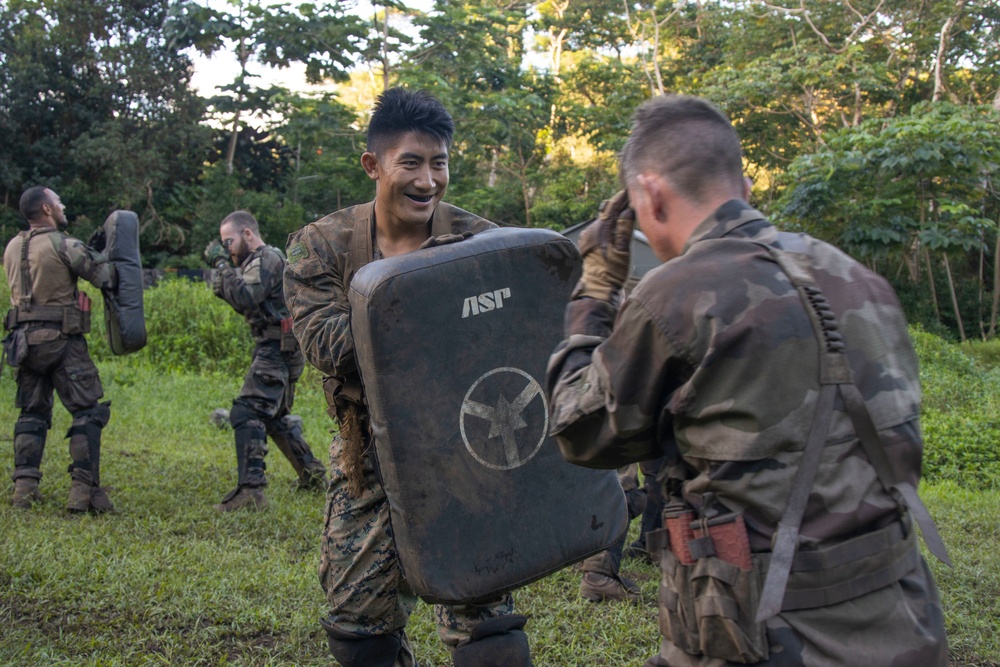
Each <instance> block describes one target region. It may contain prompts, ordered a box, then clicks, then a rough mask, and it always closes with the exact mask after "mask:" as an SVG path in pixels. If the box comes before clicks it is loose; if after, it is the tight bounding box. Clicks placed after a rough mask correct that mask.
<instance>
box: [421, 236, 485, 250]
mask: <svg viewBox="0 0 1000 667" xmlns="http://www.w3.org/2000/svg"><path fill="white" fill-rule="evenodd" d="M470 236H472V232H462V233H461V234H442V235H441V236H432V237H430V238H429V239H427V240H426V241H424V242H423V243H421V244H420V247H419V248H418V250H423V249H424V248H433V247H434V246H439V245H447V244H449V243H457V242H458V241H464V240H465V239H467V238H469V237H470Z"/></svg>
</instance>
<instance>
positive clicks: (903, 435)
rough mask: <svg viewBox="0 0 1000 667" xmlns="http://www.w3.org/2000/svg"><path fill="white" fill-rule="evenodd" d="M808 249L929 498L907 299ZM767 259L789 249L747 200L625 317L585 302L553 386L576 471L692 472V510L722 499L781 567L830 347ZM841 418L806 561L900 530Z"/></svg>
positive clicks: (870, 399) (686, 491) (879, 419)
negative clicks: (630, 467)
mask: <svg viewBox="0 0 1000 667" xmlns="http://www.w3.org/2000/svg"><path fill="white" fill-rule="evenodd" d="M782 236H785V235H782ZM798 239H799V240H801V241H802V242H804V243H805V244H806V245H807V248H808V250H807V252H806V253H805V254H806V255H807V256H808V257H809V258H810V260H811V265H812V270H813V276H814V279H815V281H816V283H817V285H818V286H819V287H820V288H821V289H822V291H823V293H824V294H825V295H826V297H827V299H828V300H829V303H830V305H831V307H832V309H833V312H834V314H835V315H836V317H837V319H838V321H839V324H840V331H841V332H842V333H843V336H844V339H845V341H846V345H847V350H846V352H847V357H848V359H849V362H850V366H851V370H852V372H853V376H854V382H855V384H856V386H857V387H858V389H859V390H860V392H861V394H862V395H863V397H864V399H865V401H866V403H867V406H868V409H869V411H870V413H871V416H872V419H873V420H874V422H875V426H876V428H877V429H878V430H879V431H880V433H881V435H882V438H883V441H884V442H885V443H886V451H887V454H888V456H889V458H890V459H891V460H892V462H893V464H894V466H895V468H896V473H897V475H898V476H899V478H900V480H901V481H908V482H910V483H912V484H913V485H914V486H916V484H917V482H918V478H919V474H920V463H921V455H922V449H923V445H922V440H921V435H920V428H919V421H918V415H919V412H920V389H919V377H918V370H917V358H916V355H915V353H914V350H913V347H912V345H911V342H910V340H909V337H908V334H907V330H906V322H905V320H904V316H903V313H902V310H901V308H900V306H899V303H898V301H897V299H896V296H895V294H894V293H893V291H892V289H891V287H890V286H889V284H888V283H887V282H886V281H885V280H884V279H882V278H881V277H879V276H877V275H876V274H874V273H872V272H871V271H869V270H868V269H866V268H865V267H864V266H862V265H861V264H859V263H858V262H856V261H854V260H853V259H851V258H850V257H848V256H847V255H846V254H844V253H843V252H841V251H839V250H837V249H836V248H834V247H832V246H830V245H828V244H825V243H823V242H820V241H818V240H815V239H812V238H810V237H807V236H804V235H802V236H801V237H798ZM759 243H763V244H767V245H778V246H780V244H781V240H780V237H779V235H778V232H777V230H776V229H775V228H774V227H773V226H772V225H771V224H769V223H768V222H767V221H766V220H765V219H764V217H763V216H762V215H761V214H760V213H759V212H757V211H755V210H753V209H752V208H750V207H749V206H747V205H746V204H745V203H743V202H740V201H736V200H733V201H730V202H727V203H726V204H724V205H723V206H721V207H720V208H719V209H718V210H717V211H716V212H715V214H714V215H712V216H710V217H709V218H708V219H706V220H705V221H703V222H702V223H701V224H700V225H699V226H698V227H697V229H696V230H695V231H694V233H693V234H692V236H691V238H690V239H689V241H688V242H687V244H686V246H685V248H684V251H683V253H682V254H681V255H680V256H679V257H677V258H675V259H673V260H671V261H669V262H667V263H666V264H664V265H662V266H660V267H658V268H657V269H654V270H652V271H650V272H649V273H648V274H646V276H645V277H644V278H643V280H642V281H641V282H640V283H639V285H638V286H637V287H636V288H635V290H634V291H633V292H632V293H631V295H630V296H629V298H628V299H627V300H626V301H625V303H624V304H623V305H622V308H621V310H620V311H619V312H617V313H616V312H614V310H613V309H612V307H611V306H610V305H609V304H607V303H605V302H601V301H595V300H592V299H581V300H577V301H574V302H572V303H571V304H570V305H569V307H568V309H567V327H568V334H569V337H568V339H567V340H565V341H564V342H563V343H562V344H561V345H560V346H559V347H558V348H557V350H556V352H555V354H554V355H553V357H552V359H551V360H550V367H549V377H548V386H549V390H550V393H551V403H550V406H551V410H552V414H553V423H554V425H553V433H554V434H555V435H556V438H557V441H558V443H559V445H560V447H561V449H562V451H563V454H564V456H565V457H566V458H567V459H568V460H570V461H572V462H575V463H578V464H581V465H589V466H593V467H616V466H619V465H622V464H624V463H627V462H629V461H636V460H641V459H649V458H654V457H655V456H657V455H661V454H662V455H665V456H666V457H667V460H668V462H670V463H672V464H674V465H676V466H678V467H679V469H681V470H683V471H684V474H683V475H681V477H683V478H684V479H685V481H684V483H683V497H684V499H685V500H686V501H687V502H688V503H690V504H691V505H692V506H693V507H694V508H696V509H698V508H700V507H701V506H702V502H703V499H704V497H705V494H706V493H708V492H712V493H714V494H715V498H716V500H717V501H718V502H719V503H720V504H722V505H723V506H724V507H721V508H716V509H719V510H720V511H725V510H726V509H728V510H729V511H734V512H744V517H745V520H746V523H747V528H748V532H749V534H750V542H751V548H752V550H754V551H769V550H770V545H771V537H772V535H773V533H774V531H775V529H776V524H777V522H778V520H779V519H780V518H781V516H782V512H783V511H784V509H785V506H786V504H787V500H788V494H789V489H790V486H791V482H792V479H793V478H794V475H795V473H796V471H797V469H798V465H799V460H800V458H801V455H802V449H803V447H804V445H805V440H806V437H807V435H808V432H809V429H810V426H811V424H812V420H813V415H814V413H815V408H816V402H817V396H818V393H819V388H820V384H819V359H820V347H819V344H818V342H817V339H816V335H815V334H814V331H813V328H812V325H811V321H810V319H809V314H808V312H807V311H806V309H805V306H804V305H803V302H802V300H801V298H800V297H799V294H798V292H797V291H796V289H795V288H794V287H793V286H792V285H791V283H790V281H789V279H788V277H787V275H786V274H785V273H784V272H783V271H782V270H781V269H780V268H779V266H778V265H777V264H776V263H775V262H774V261H773V259H772V258H771V256H770V254H769V253H768V250H767V249H766V248H765V247H762V246H761V245H758V244H759ZM612 323H613V326H612ZM842 410H843V408H842V406H841V405H840V404H839V403H838V407H837V410H836V411H835V413H834V416H833V421H832V425H831V428H830V431H829V435H828V438H827V440H826V444H825V446H824V448H823V453H822V460H821V464H820V468H819V471H818V473H817V475H816V478H815V482H814V484H813V498H812V499H811V500H810V502H809V506H808V508H807V510H806V513H805V516H804V518H803V521H802V527H801V531H800V544H801V545H811V546H814V547H820V546H825V545H827V544H832V543H835V542H838V541H840V540H842V539H844V538H845V537H847V536H851V535H854V534H860V533H865V532H868V531H870V530H874V529H877V528H881V527H883V526H884V525H887V524H889V523H891V522H892V521H894V520H896V518H897V517H898V509H897V503H896V502H895V500H894V499H893V497H892V496H890V495H889V493H887V492H886V491H885V490H884V489H883V487H882V486H881V484H880V483H879V480H878V478H877V477H876V472H875V470H874V469H873V468H872V467H871V465H870V464H869V463H868V461H867V458H866V457H865V455H864V452H863V450H862V448H861V445H860V443H859V441H858V438H857V436H856V435H855V433H854V429H853V427H852V425H851V421H850V419H849V417H848V416H847V414H846V413H845V412H843V411H842Z"/></svg>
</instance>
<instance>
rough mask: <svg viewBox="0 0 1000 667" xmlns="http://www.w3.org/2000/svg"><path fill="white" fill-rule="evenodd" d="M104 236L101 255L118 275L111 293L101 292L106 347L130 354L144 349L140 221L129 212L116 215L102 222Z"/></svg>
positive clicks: (118, 352)
mask: <svg viewBox="0 0 1000 667" xmlns="http://www.w3.org/2000/svg"><path fill="white" fill-rule="evenodd" d="M104 234H105V236H106V237H107V243H106V245H105V248H104V254H105V255H107V257H108V260H110V261H111V263H112V264H114V265H115V270H116V271H117V272H118V284H117V285H116V286H115V289H114V291H113V292H109V291H107V290H104V291H103V294H104V324H105V328H106V329H107V332H108V345H110V347H111V351H112V352H114V353H115V354H129V353H130V352H136V351H138V350H141V349H142V348H143V347H144V346H145V345H146V316H145V313H144V311H143V305H142V291H143V290H142V259H141V258H140V256H139V218H138V217H137V216H136V214H135V213H133V212H132V211H115V212H113V213H112V214H111V215H110V216H108V219H107V220H105V221H104Z"/></svg>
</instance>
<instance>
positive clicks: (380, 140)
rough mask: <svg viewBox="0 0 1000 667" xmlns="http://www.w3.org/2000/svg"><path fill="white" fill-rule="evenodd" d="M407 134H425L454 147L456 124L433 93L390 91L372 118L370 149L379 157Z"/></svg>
mask: <svg viewBox="0 0 1000 667" xmlns="http://www.w3.org/2000/svg"><path fill="white" fill-rule="evenodd" d="M405 132H423V133H424V134H427V135H430V136H431V137H433V138H435V139H437V140H438V141H441V142H443V143H444V145H445V146H451V137H452V135H453V134H454V132H455V121H454V120H452V118H451V114H450V113H448V110H447V109H445V108H444V105H443V104H441V102H439V101H438V100H437V98H435V97H434V96H432V95H431V94H430V93H427V92H425V91H423V90H407V89H405V88H399V87H396V88H390V89H389V90H387V91H385V92H384V93H382V94H381V95H379V96H378V99H377V100H375V109H374V112H373V113H372V119H371V122H369V123H368V136H367V139H366V146H367V149H368V151H369V152H371V153H375V155H378V154H379V152H380V151H384V150H385V149H386V148H387V147H388V146H389V145H390V144H391V143H392V141H393V140H394V139H395V138H396V137H398V136H399V135H400V134H403V133H405Z"/></svg>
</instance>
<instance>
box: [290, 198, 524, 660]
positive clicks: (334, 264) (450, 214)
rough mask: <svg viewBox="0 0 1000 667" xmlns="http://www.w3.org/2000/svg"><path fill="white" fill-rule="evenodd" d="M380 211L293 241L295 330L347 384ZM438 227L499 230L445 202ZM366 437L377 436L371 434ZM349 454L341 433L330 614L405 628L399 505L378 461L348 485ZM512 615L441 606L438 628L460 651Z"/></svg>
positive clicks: (345, 214) (355, 629)
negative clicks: (360, 287) (363, 244)
mask: <svg viewBox="0 0 1000 667" xmlns="http://www.w3.org/2000/svg"><path fill="white" fill-rule="evenodd" d="M373 210H374V206H373V203H371V202H370V203H368V204H362V205H359V206H354V207H351V208H347V209H343V210H341V211H337V212H335V213H332V214H330V215H328V216H326V217H325V218H322V219H320V220H318V221H316V222H314V223H312V224H309V225H307V226H305V227H304V228H302V229H301V230H299V231H298V232H295V233H293V234H292V235H290V236H289V239H288V247H287V251H288V268H287V269H286V271H285V298H286V301H287V303H288V308H289V310H290V311H291V313H292V318H293V324H294V330H295V335H296V337H297V338H298V340H299V343H300V345H301V346H302V350H303V352H304V353H305V356H306V359H308V360H309V363H311V364H312V365H313V366H315V367H316V368H318V369H319V370H320V371H322V372H323V373H324V374H326V375H328V376H331V377H335V378H338V379H340V380H341V381H344V380H351V379H353V380H354V381H357V378H358V368H357V364H356V361H355V341H354V339H353V338H352V336H351V321H350V303H349V301H348V296H347V294H348V288H349V286H350V281H351V278H352V277H353V275H354V271H355V270H356V266H358V265H359V264H357V259H355V258H353V257H351V251H352V244H353V235H354V227H355V223H356V220H358V219H359V218H360V219H362V220H367V221H368V222H367V224H368V228H369V229H371V228H372V227H371V223H372V222H373V221H374V214H373ZM441 220H450V225H449V228H448V229H447V230H442V229H440V227H441V225H440V221H441ZM436 221H437V222H436ZM431 225H432V233H433V234H434V235H436V236H437V235H442V234H445V233H450V234H462V233H464V232H472V233H478V232H481V231H484V230H487V229H492V228H493V227H495V225H494V224H493V223H491V222H489V221H487V220H484V219H483V218H480V217H478V216H476V215H473V214H471V213H468V212H466V211H463V210H462V209H459V208H456V207H454V206H451V205H449V204H445V203H443V202H442V203H440V204H438V207H437V209H436V210H435V213H434V218H433V219H432V223H431ZM373 254H374V259H379V258H380V257H381V255H380V254H379V252H378V249H377V248H375V247H374V243H373ZM421 389H422V388H415V390H421ZM361 408H362V409H365V408H364V406H363V405H362V406H361ZM366 422H367V420H364V422H363V423H366ZM341 426H342V424H341ZM363 437H364V438H365V441H366V442H367V440H368V434H367V433H364V434H363ZM344 459H345V455H344V442H343V440H342V439H341V437H340V436H336V437H334V439H333V443H332V444H331V446H330V489H329V491H328V493H327V506H326V517H325V527H324V530H323V541H322V545H321V551H320V581H321V583H322V585H323V590H324V591H326V597H327V603H328V604H329V606H330V612H329V616H328V620H329V622H330V623H332V624H333V625H334V626H335V627H336V628H337V629H339V630H342V631H344V632H349V633H353V634H357V635H358V636H361V637H363V636H369V635H377V634H387V633H391V632H395V631H397V630H400V629H402V628H403V627H404V626H405V625H406V621H407V617H408V616H409V614H410V611H411V610H412V608H413V605H414V604H415V602H416V597H415V596H414V595H413V593H412V592H411V591H410V590H409V588H408V586H407V585H406V582H405V580H404V579H403V577H402V572H401V571H400V568H399V562H398V560H397V556H396V547H395V544H394V542H393V539H392V531H391V528H390V526H389V506H388V503H387V502H386V498H385V492H384V491H383V489H382V486H381V484H380V483H379V482H378V478H377V477H376V475H375V471H374V467H373V464H372V461H371V457H370V456H365V457H364V460H363V478H362V482H363V484H362V487H363V488H362V492H361V493H360V494H354V493H352V492H351V491H350V490H349V489H348V474H347V472H346V471H345V465H344ZM512 612H513V602H512V599H511V597H510V595H505V596H503V598H501V599H499V600H498V601H497V602H496V603H495V604H487V605H479V606H472V605H464V606H443V605H436V606H435V608H434V614H435V619H436V622H437V625H438V633H439V634H440V636H441V638H442V640H443V641H444V642H445V643H446V644H448V645H449V646H451V647H454V646H456V645H457V644H458V642H459V641H461V640H462V639H465V638H467V637H468V636H469V633H470V630H471V628H472V627H473V626H475V625H476V624H478V623H479V622H480V621H481V620H483V619H486V618H491V617H494V616H501V615H507V614H510V613H512Z"/></svg>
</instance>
